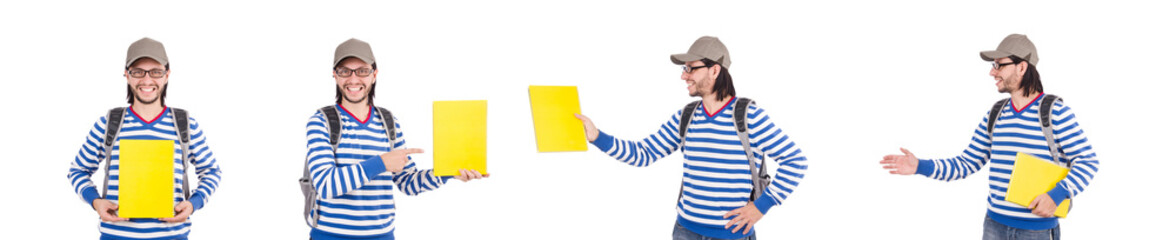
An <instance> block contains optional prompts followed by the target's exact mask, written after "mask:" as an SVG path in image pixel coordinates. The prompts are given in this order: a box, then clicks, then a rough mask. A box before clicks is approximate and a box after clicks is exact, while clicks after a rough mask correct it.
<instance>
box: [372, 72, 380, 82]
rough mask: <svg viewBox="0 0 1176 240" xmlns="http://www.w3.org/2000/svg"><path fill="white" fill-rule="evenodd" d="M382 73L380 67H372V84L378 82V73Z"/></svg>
mask: <svg viewBox="0 0 1176 240" xmlns="http://www.w3.org/2000/svg"><path fill="white" fill-rule="evenodd" d="M378 74H380V70H379V69H372V84H376V75H378Z"/></svg>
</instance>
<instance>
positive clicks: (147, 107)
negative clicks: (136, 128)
mask: <svg viewBox="0 0 1176 240" xmlns="http://www.w3.org/2000/svg"><path fill="white" fill-rule="evenodd" d="M131 110H135V114H139V117H144V118H151V119H154V118H153V117H155V116H159V113H162V112H163V104H162V103H160V102H158V101H156V102H155V103H152V104H146V103H142V102H139V101H135V103H134V104H131ZM143 120H144V121H148V120H150V119H143Z"/></svg>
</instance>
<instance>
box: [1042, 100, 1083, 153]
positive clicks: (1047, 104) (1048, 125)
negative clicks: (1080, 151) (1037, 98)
mask: <svg viewBox="0 0 1176 240" xmlns="http://www.w3.org/2000/svg"><path fill="white" fill-rule="evenodd" d="M1061 100H1062V98H1060V97H1058V96H1055V95H1053V94H1046V95H1045V96H1042V97H1041V105H1040V106H1038V108H1037V109H1038V110H1037V112H1038V115H1039V116H1038V118H1039V119H1041V132H1042V133H1044V134H1045V142H1046V144H1047V145H1049V155H1050V156H1051V157H1053V161H1054V164H1059V165H1060V164H1061V163H1062V160H1061V159H1062V158H1063V157H1065V156H1066V153H1065V152H1064V151H1063V150H1062V148H1061V146H1058V142H1057V141H1056V140H1055V139H1054V130H1053V124H1052V122H1051V121H1050V115H1052V114H1053V103H1054V102H1056V101H1061ZM1073 164H1074V162H1073V161H1071V162H1069V163H1067V164H1066V168H1070V167H1071V166H1072V165H1073Z"/></svg>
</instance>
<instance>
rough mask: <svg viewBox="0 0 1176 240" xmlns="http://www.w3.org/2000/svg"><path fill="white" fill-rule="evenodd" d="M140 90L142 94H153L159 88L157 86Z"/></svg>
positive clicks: (143, 87)
mask: <svg viewBox="0 0 1176 240" xmlns="http://www.w3.org/2000/svg"><path fill="white" fill-rule="evenodd" d="M138 89H139V92H141V93H153V92H155V90H156V89H157V88H156V87H155V86H140V87H139V88H138Z"/></svg>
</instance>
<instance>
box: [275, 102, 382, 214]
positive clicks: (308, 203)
mask: <svg viewBox="0 0 1176 240" xmlns="http://www.w3.org/2000/svg"><path fill="white" fill-rule="evenodd" d="M375 110H376V111H375V112H374V114H379V115H380V117H382V118H383V119H384V133H386V134H388V144H389V145H390V146H391V147H392V148H396V121H395V120H394V119H393V118H392V112H391V111H388V109H385V108H382V107H375ZM319 112H322V113H323V116H324V117H326V118H327V131H328V132H327V133H328V134H329V135H330V139H331V151H336V150H338V149H339V138H340V137H341V136H342V134H343V133H342V132H343V125H342V124H341V123H340V122H339V121H340V119H341V118H342V117H341V116H339V110H337V109H335V105H330V106H326V107H322V108H319ZM335 163H336V164H338V163H339V162H338V160H336V162H335ZM310 181H311V179H310V157H309V156H308V157H307V158H306V164H304V166H303V168H302V178H299V179H298V185H299V186H300V187H302V197H303V198H304V199H305V202H304V203H303V205H302V206H303V207H302V216H303V217H305V218H306V225H308V226H310V227H311V228H314V227H318V219H319V214H318V209H319V205H318V191H315V189H314V183H311V182H310Z"/></svg>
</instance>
